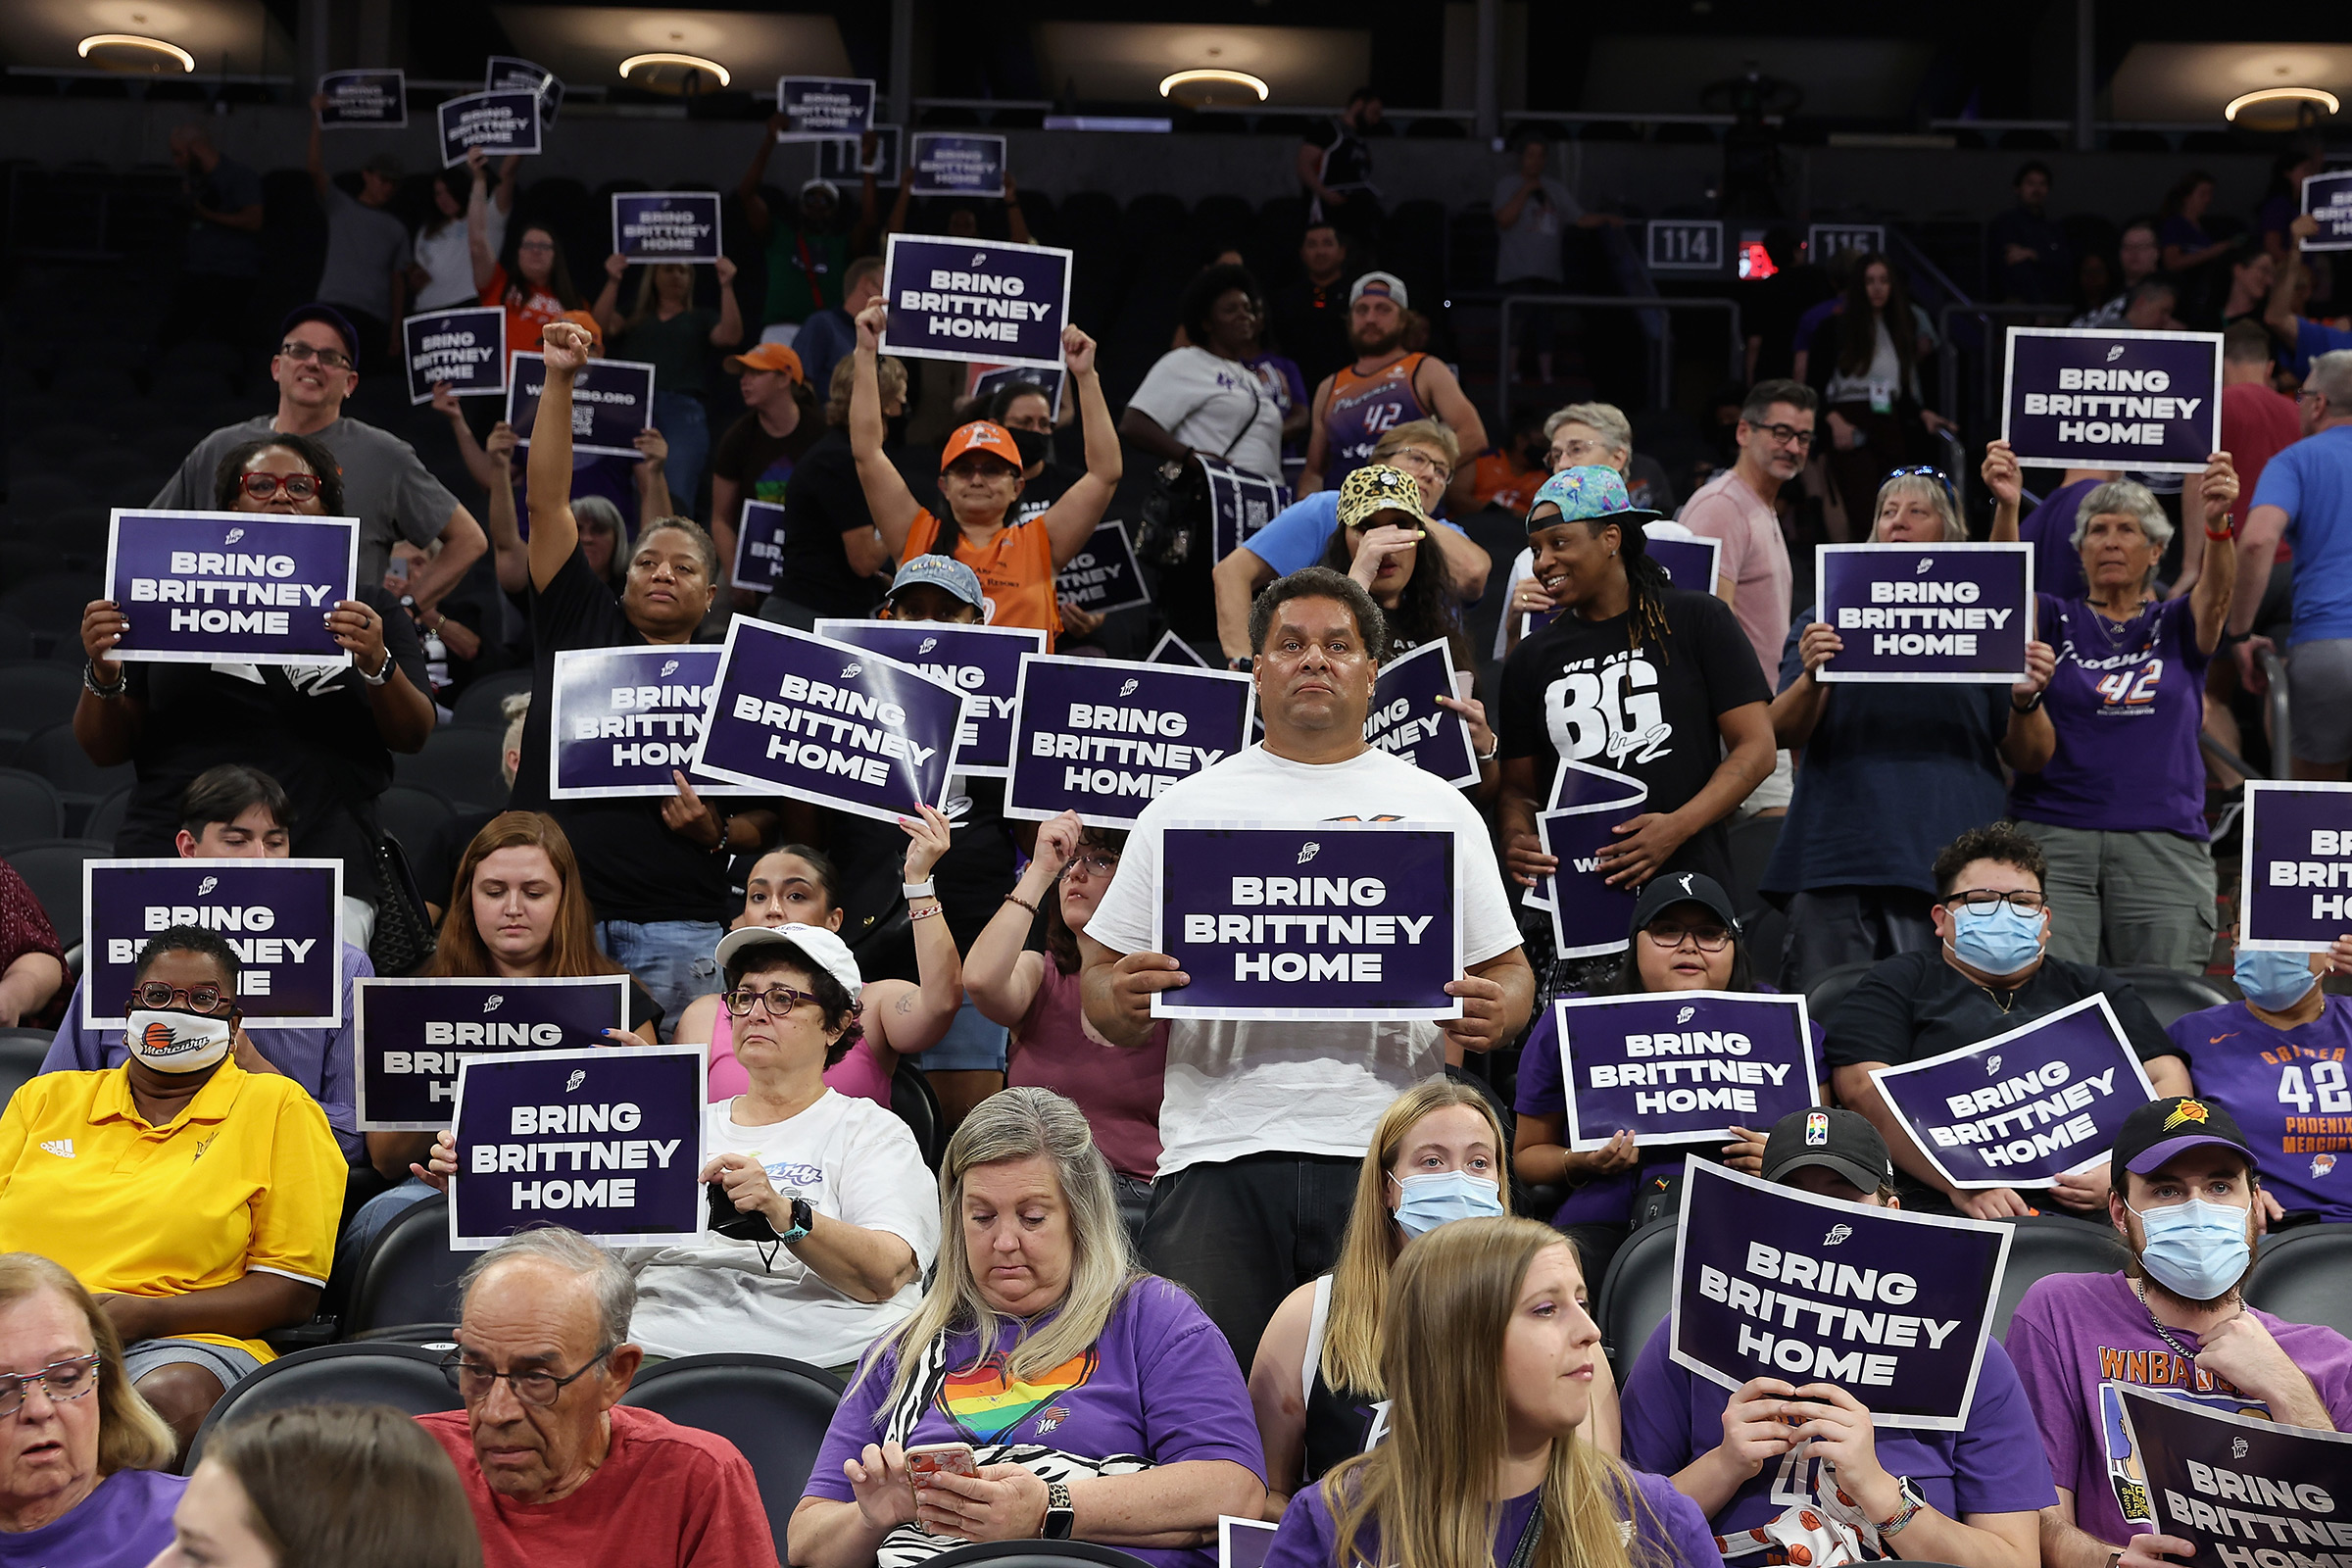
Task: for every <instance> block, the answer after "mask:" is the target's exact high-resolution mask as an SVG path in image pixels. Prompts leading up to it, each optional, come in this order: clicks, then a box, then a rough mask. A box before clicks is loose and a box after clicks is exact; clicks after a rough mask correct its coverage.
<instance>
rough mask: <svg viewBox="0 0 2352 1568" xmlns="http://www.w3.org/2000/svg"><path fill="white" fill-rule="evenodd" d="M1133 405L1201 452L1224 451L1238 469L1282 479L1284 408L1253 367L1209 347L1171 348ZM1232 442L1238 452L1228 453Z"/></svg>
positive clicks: (1149, 377) (1169, 432)
mask: <svg viewBox="0 0 2352 1568" xmlns="http://www.w3.org/2000/svg"><path fill="white" fill-rule="evenodd" d="M1127 406H1128V407H1129V408H1131V409H1140V410H1142V411H1143V412H1144V413H1145V414H1146V415H1149V416H1150V417H1151V419H1152V423H1153V424H1156V425H1158V426H1159V427H1160V428H1161V429H1162V430H1165V431H1167V432H1168V434H1170V435H1172V436H1174V437H1175V438H1176V439H1177V440H1179V441H1181V442H1183V443H1184V444H1185V445H1186V446H1188V447H1191V448H1193V449H1194V450H1195V451H1199V452H1206V453H1210V454H1212V455H1213V454H1216V453H1220V452H1222V453H1224V454H1225V461H1226V462H1228V463H1230V464H1232V465H1233V466H1235V467H1237V468H1247V469H1248V470H1250V472H1251V473H1254V474H1259V475H1261V476H1263V477H1265V478H1268V479H1280V478H1281V477H1282V410H1281V408H1280V407H1278V406H1277V405H1276V403H1275V401H1274V400H1273V399H1272V398H1271V397H1269V396H1267V395H1266V388H1265V383H1263V382H1262V381H1260V380H1259V379H1258V378H1257V372H1256V371H1255V370H1252V369H1250V367H1248V366H1247V365H1237V364H1235V363H1234V362H1233V361H1231V360H1221V359H1219V358H1217V357H1216V356H1215V355H1214V354H1211V353H1209V352H1208V350H1206V349H1204V348H1198V347H1196V348H1182V349H1174V350H1171V351H1170V352H1168V353H1166V354H1163V355H1161V356H1160V357H1159V363H1158V364H1156V365H1154V366H1152V373H1151V374H1149V375H1147V376H1145V377H1144V384H1143V385H1142V386H1139V387H1137V388H1136V389H1135V396H1134V397H1132V398H1129V399H1128V400H1127ZM1244 420H1247V421H1248V424H1247V426H1246V427H1245V425H1244V422H1243V421H1244ZM1245 428H1247V431H1248V433H1247V434H1244V430H1245ZM1236 437H1239V439H1238V440H1237V439H1236ZM1228 446H1230V447H1231V448H1232V449H1233V450H1231V451H1230V452H1227V451H1226V448H1227V447H1228Z"/></svg>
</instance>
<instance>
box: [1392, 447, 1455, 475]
mask: <svg viewBox="0 0 2352 1568" xmlns="http://www.w3.org/2000/svg"><path fill="white" fill-rule="evenodd" d="M1381 461H1382V462H1384V463H1386V464H1387V465H1388V466H1390V467H1392V468H1403V469H1405V470H1406V471H1408V472H1411V473H1426V474H1428V475H1430V476H1431V477H1432V478H1436V479H1450V478H1452V477H1453V465H1451V464H1449V463H1446V462H1445V461H1443V460H1442V459H1438V458H1433V457H1431V456H1430V455H1429V454H1428V453H1426V452H1424V451H1422V450H1421V449H1420V448H1419V447H1398V448H1397V450H1396V451H1394V452H1392V453H1390V454H1389V455H1388V456H1387V457H1386V458H1384V459H1382V460H1381Z"/></svg>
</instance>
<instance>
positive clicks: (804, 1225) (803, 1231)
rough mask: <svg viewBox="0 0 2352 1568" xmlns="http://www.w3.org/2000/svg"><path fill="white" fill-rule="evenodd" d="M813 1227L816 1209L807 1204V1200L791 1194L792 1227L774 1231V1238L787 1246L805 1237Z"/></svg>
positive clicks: (814, 1225) (796, 1194)
mask: <svg viewBox="0 0 2352 1568" xmlns="http://www.w3.org/2000/svg"><path fill="white" fill-rule="evenodd" d="M815 1227H816V1210H815V1209H814V1208H812V1207H810V1206H809V1200H807V1199H806V1198H803V1197H802V1196H801V1195H800V1194H798V1193H795V1194H793V1195H792V1228H791V1229H790V1230H781V1231H778V1232H776V1240H777V1241H779V1242H783V1243H785V1244H786V1245H787V1246H789V1245H790V1244H792V1243H794V1242H798V1241H803V1240H805V1239H807V1237H808V1235H809V1231H811V1230H813V1229H814V1228H815Z"/></svg>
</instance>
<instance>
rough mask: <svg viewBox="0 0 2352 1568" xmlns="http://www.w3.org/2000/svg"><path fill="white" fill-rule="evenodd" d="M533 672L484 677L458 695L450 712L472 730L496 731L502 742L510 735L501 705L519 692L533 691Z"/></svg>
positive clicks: (515, 671) (504, 671) (513, 671)
mask: <svg viewBox="0 0 2352 1568" xmlns="http://www.w3.org/2000/svg"><path fill="white" fill-rule="evenodd" d="M531 676H532V672H531V671H530V670H527V669H502V670H499V671H498V672H497V673H496V674H491V675H484V676H482V677H481V678H480V679H479V680H476V681H475V682H474V683H473V684H472V685H470V686H468V687H466V689H465V690H464V691H463V692H461V693H459V694H458V700H457V703H456V704H455V706H453V707H452V708H451V709H450V711H451V712H452V713H454V714H455V715H456V716H457V721H458V722H459V723H461V724H464V725H466V726H468V727H470V728H473V729H487V730H493V731H496V732H497V734H498V735H499V736H500V737H501V738H502V739H503V738H504V737H505V735H506V733H507V719H506V715H505V714H503V713H501V712H500V711H498V706H499V704H501V703H503V702H505V701H506V700H507V699H508V698H510V697H513V696H515V695H516V694H517V693H522V692H528V691H529V690H530V689H531Z"/></svg>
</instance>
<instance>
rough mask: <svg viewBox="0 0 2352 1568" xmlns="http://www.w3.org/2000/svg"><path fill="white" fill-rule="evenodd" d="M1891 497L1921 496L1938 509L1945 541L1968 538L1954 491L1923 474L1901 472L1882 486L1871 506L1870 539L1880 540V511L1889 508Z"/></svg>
mask: <svg viewBox="0 0 2352 1568" xmlns="http://www.w3.org/2000/svg"><path fill="white" fill-rule="evenodd" d="M1889 496H1920V497H1923V498H1925V500H1926V501H1927V503H1928V505H1929V506H1931V507H1934V508H1935V509H1936V515H1937V516H1938V517H1941V518H1942V519H1943V542H1944V543H1945V544H1947V545H1948V544H1959V543H1961V542H1963V541H1965V540H1966V539H1967V538H1968V524H1967V523H1965V522H1962V521H1961V520H1960V509H1959V508H1957V507H1955V506H1953V505H1952V493H1951V491H1950V490H1949V489H1947V488H1946V487H1945V486H1944V485H1943V484H1941V483H1940V482H1938V481H1937V480H1936V479H1933V478H1931V477H1929V476H1928V475H1927V474H1924V473H1898V474H1896V475H1895V476H1894V477H1893V478H1891V479H1889V480H1887V482H1886V483H1885V484H1883V485H1881V486H1879V499H1878V502H1877V504H1876V505H1875V506H1874V507H1873V508H1872V509H1871V522H1870V533H1871V542H1872V543H1874V544H1876V543H1878V542H1880V541H1879V538H1878V533H1879V522H1878V518H1879V514H1880V513H1883V512H1885V511H1886V510H1887V497H1889Z"/></svg>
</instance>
